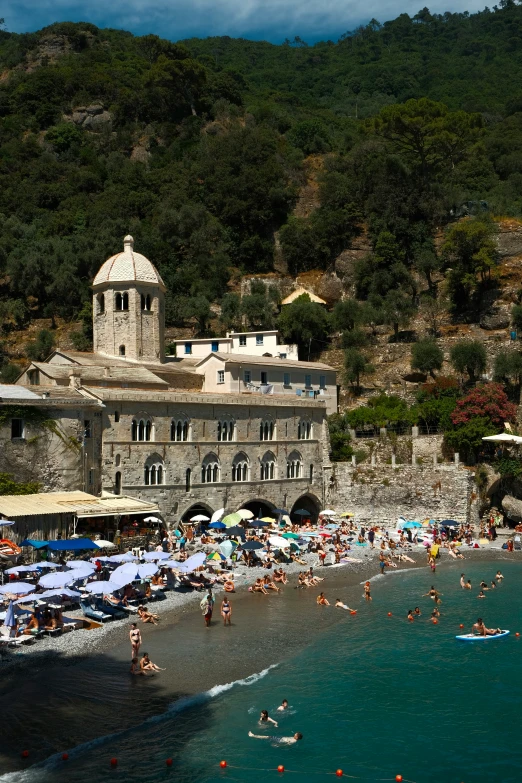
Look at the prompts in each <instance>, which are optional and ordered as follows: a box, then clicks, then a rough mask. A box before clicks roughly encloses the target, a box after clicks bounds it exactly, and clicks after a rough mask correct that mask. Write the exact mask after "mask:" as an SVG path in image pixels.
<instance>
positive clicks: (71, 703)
mask: <svg viewBox="0 0 522 783" xmlns="http://www.w3.org/2000/svg"><path fill="white" fill-rule="evenodd" d="M499 547H500V544H499ZM307 557H308V558H309V559H310V561H311V562H315V559H316V558H315V556H314V555H309V556H307ZM377 558H378V553H377V550H373V551H372V550H370V549H364V550H363V549H361V550H360V551H359V552H358V553H357V559H358V562H357V563H348V564H347V565H345V566H340V567H332V566H326V567H324V568H317V569H315V571H316V573H317V575H320V576H324V579H325V581H324V582H322V583H321V585H320V586H319V587H317V588H309V589H306V590H297V589H295V584H296V576H295V572H296V571H299V570H301V569H302V567H301V566H300V565H298V564H294V565H292V566H291V567H290V568H288V569H287V571H288V573H289V576H290V579H289V582H290V583H289V584H288V585H287V586H285V587H284V589H283V592H282V593H281V594H275V593H274V594H270V595H268V596H264V595H261V594H250V593H248V592H247V590H246V588H245V587H243V588H242V587H239V588H238V592H237V593H235V594H233V595H232V596H231V600H232V606H233V625H232V627H231V628H228V627H227V628H223V624H222V620H221V617H220V615H219V604H220V602H221V595H222V594H221V593H218V594H217V596H216V609H215V612H214V619H213V624H212V627H211V628H210V629H205V627H204V623H203V618H202V616H201V610H200V608H199V601H200V600H201V594H200V593H170V594H167V595H168V596H169V597H168V598H167V600H165V601H162V602H157V603H155V604H154V607H155V610H156V611H158V613H159V614H160V617H161V623H160V624H159V625H158V626H156V627H152V626H144V625H143V624H140V628H141V630H142V635H143V637H144V643H143V645H142V651H143V650H147V651H148V652H149V653H150V655H151V659H152V660H153V661H155V662H156V663H157V664H158V665H160V666H165V667H167V671H166V672H162V673H161V674H159V675H157V676H155V677H153V678H150V679H149V678H147V679H146V678H141V677H138V678H132V677H130V676H129V674H128V668H129V659H130V644H129V639H128V631H129V623H127V622H125V621H122V622H117V623H109V624H108V625H106V626H104V627H103V628H101V629H97V630H95V631H89V632H87V631H80V632H73V633H71V634H68V635H67V636H63V637H60V638H58V639H51V640H49V641H47V640H45V641H44V642H43V644H39V645H38V646H37V645H35V646H34V647H32V648H29V649H28V650H27V651H25V650H24V651H23V652H21V654H20V655H18V654H16V655H13V656H12V657H11V662H10V663H9V664H7V665H5V664H3V665H2V669H1V671H2V672H3V673H4V677H2V678H1V680H0V698H1V699H2V704H3V705H6V707H5V710H4V714H5V716H6V718H7V720H6V730H5V731H4V733H3V736H2V738H1V739H0V761H1V763H2V768H3V769H4V770H6V771H9V770H14V769H19V768H20V767H21V766H22V765H24V762H21V760H20V752H21V750H22V749H23V748H21V747H20V743H21V742H22V740H21V735H20V732H19V726H21V725H23V726H24V727H26V726H27V729H28V730H27V732H26V731H25V729H24V732H23V737H24V742H25V744H26V745H27V744H30V746H31V747H30V753H31V761H32V762H33V763H34V762H35V761H39V760H41V759H43V758H45V757H47V756H49V755H51V754H52V753H56V752H60V751H62V750H63V749H64V748H70V747H74V746H75V745H79V744H81V743H83V742H86V741H88V740H90V739H95V738H96V737H99V736H102V735H104V734H109V733H111V732H113V731H114V730H115V729H116V728H117V729H118V731H121V730H124V729H126V728H130V727H132V726H135V725H137V724H140V723H141V722H143V721H144V720H146V719H147V718H150V717H152V716H155V715H159V714H162V713H164V712H165V710H167V709H169V707H170V706H171V705H172V704H173V703H176V702H177V701H178V700H180V699H186V698H189V697H192V696H194V694H198V693H201V692H204V691H208V690H209V689H211V688H213V687H214V686H217V685H225V684H227V683H231V682H234V681H237V680H241V679H242V678H245V677H248V676H250V675H253V674H255V673H258V672H260V671H263V670H265V669H266V668H267V667H269V666H272V665H274V664H281V662H283V661H285V660H289V659H292V657H293V656H295V655H297V654H299V652H300V651H302V650H303V649H304V648H306V647H307V646H308V645H311V644H313V643H314V642H315V641H316V640H318V639H320V637H321V635H322V634H325V633H327V632H328V630H329V629H330V628H331V627H332V626H334V625H335V624H337V623H340V622H341V621H343V620H345V619H346V614H347V613H345V612H344V611H343V610H339V609H334V608H333V607H317V605H316V603H315V599H316V596H317V595H318V593H319V592H320V591H321V590H324V592H325V594H326V595H327V597H328V598H329V600H330V601H331V602H332V603H333V602H334V601H335V599H336V598H337V597H339V598H341V600H342V601H344V602H346V603H347V604H348V605H349V606H352V605H355V608H357V609H358V612H359V614H360V615H361V616H363V614H364V612H365V610H366V607H365V604H364V602H363V603H362V604H361V600H362V599H361V594H362V587H361V582H363V581H364V579H372V583H373V582H374V581H375V582H376V583H378V584H379V586H381V585H384V586H385V585H386V582H387V580H390V582H391V581H392V580H393V579H394V575H395V574H397V573H400V572H402V571H403V570H404V569H405V568H408V569H422V571H423V582H425V583H431V581H430V580H431V579H432V574H431V572H430V570H429V569H428V568H427V567H426V557H425V553H424V552H423V551H421V550H416V551H415V552H414V554H413V559H414V560H415V561H416V562H415V563H400V564H399V567H398V569H390V572H389V573H387V574H386V575H385V576H384V577H381V576H380V575H379V574H378V573H377V572H378V566H377ZM497 560H498V562H499V564H500V565H502V564H503V563H504V562H506V561H508V562H519V561H520V553H518V552H515V553H512V554H509V555H508V554H507V553H505V552H503V551H502V550H500V548H493V547H491V548H487V549H478V550H473V549H470V550H468V551H467V552H466V560H464V561H458V563H459V566H458V567H459V568H460V567H461V566H460V564H462V570H463V571H465V569H466V566H467V565H471V563H473V564H476V563H477V562H480V561H484V562H489V561H491V562H492V563H493V562H496V561H497ZM448 565H450V566H451V567H452V568H454V567H455V561H452V560H450V558H449V557H448V556H447V555H443V557H442V559H441V561H440V566H438V568H437V571H439V569H440V570H444V569H445V568H446V567H447V566H448ZM245 571H246V573H248V581H249V582H252V581H253V579H255V578H256V577H257V575H258V574H257V573H256V571H257V569H248V570H246V569H245ZM292 571H293V575H291V574H292ZM427 587H429V584H427ZM407 608H408V607H407ZM353 619H354V620H355V621H356V619H358V618H353ZM18 652H19V651H18V650H17V653H18ZM27 737H29V738H30V739H27ZM25 764H26V763H25Z"/></svg>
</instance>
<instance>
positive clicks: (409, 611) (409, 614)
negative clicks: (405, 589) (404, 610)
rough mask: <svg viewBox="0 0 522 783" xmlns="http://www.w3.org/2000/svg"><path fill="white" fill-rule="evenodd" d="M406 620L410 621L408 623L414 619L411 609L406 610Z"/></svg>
mask: <svg viewBox="0 0 522 783" xmlns="http://www.w3.org/2000/svg"><path fill="white" fill-rule="evenodd" d="M406 619H407V620H410V621H412V620H413V619H414V617H413V612H412V610H411V609H408V617H407V618H406Z"/></svg>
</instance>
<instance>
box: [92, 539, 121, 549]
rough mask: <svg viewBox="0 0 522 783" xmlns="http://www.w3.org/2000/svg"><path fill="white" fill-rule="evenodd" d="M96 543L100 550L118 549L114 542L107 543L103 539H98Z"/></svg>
mask: <svg viewBox="0 0 522 783" xmlns="http://www.w3.org/2000/svg"><path fill="white" fill-rule="evenodd" d="M94 543H95V544H96V546H97V547H99V549H116V544H113V543H112V541H105V539H103V538H100V539H98V540H97V541H95V542H94Z"/></svg>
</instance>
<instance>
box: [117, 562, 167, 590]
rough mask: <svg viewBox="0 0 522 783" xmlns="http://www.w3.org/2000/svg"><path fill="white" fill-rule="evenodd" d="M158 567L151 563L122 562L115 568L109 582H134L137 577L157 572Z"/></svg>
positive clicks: (142, 577)
mask: <svg viewBox="0 0 522 783" xmlns="http://www.w3.org/2000/svg"><path fill="white" fill-rule="evenodd" d="M157 571H158V567H157V566H156V565H153V564H152V563H144V564H142V565H134V564H133V563H124V564H123V565H121V566H119V567H118V568H116V569H115V570H114V571H113V572H112V574H111V577H110V580H109V581H111V582H115V583H116V584H121V585H122V586H123V585H127V584H129V582H135V581H136V580H137V579H146V578H147V577H149V576H153V575H154V574H155V573H157Z"/></svg>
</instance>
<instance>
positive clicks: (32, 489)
mask: <svg viewBox="0 0 522 783" xmlns="http://www.w3.org/2000/svg"><path fill="white" fill-rule="evenodd" d="M40 487H41V484H39V483H38V482H37V481H16V480H15V478H14V476H12V475H11V474H10V473H0V495H34V494H36V493H37V492H39V491H40Z"/></svg>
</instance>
